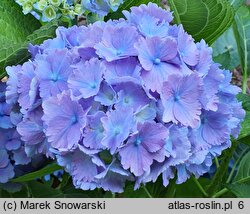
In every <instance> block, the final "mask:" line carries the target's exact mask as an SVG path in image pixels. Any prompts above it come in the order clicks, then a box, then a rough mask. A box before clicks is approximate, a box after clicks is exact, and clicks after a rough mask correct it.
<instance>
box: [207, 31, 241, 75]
mask: <svg viewBox="0 0 250 214" xmlns="http://www.w3.org/2000/svg"><path fill="white" fill-rule="evenodd" d="M212 48H213V57H214V61H215V62H218V63H220V64H222V66H223V68H226V69H229V70H233V69H234V68H236V67H237V66H238V65H240V58H239V54H238V50H237V44H236V41H235V38H234V33H233V29H232V28H229V29H228V30H227V31H226V32H225V33H223V34H222V35H221V36H220V37H219V38H218V39H217V40H216V41H215V42H214V43H213V45H212Z"/></svg>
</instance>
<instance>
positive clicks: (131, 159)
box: [0, 3, 245, 192]
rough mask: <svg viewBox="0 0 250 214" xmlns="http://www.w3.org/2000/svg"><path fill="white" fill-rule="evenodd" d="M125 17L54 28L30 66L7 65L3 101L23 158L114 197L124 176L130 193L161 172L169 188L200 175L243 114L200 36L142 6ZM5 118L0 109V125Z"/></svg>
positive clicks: (34, 48) (223, 146) (156, 9)
mask: <svg viewBox="0 0 250 214" xmlns="http://www.w3.org/2000/svg"><path fill="white" fill-rule="evenodd" d="M123 13H124V15H125V17H126V20H125V19H120V20H115V21H108V22H96V23H94V24H92V25H89V26H88V27H84V26H81V27H77V26H73V27H71V28H69V29H65V28H63V27H59V28H58V29H57V36H56V38H54V39H50V40H47V41H45V42H44V43H43V44H42V45H40V46H30V52H31V54H32V59H31V60H30V61H28V62H26V63H25V64H24V65H22V66H19V65H18V66H14V67H8V68H7V72H8V74H9V80H8V83H7V85H8V86H7V91H6V99H7V103H8V104H5V105H7V106H8V105H9V104H11V105H19V107H20V112H21V114H22V119H21V122H19V123H18V124H17V132H18V133H19V135H20V136H21V140H22V145H24V148H25V151H26V153H27V154H28V156H29V157H30V156H32V155H35V154H45V155H47V157H51V158H55V159H56V160H57V162H58V164H59V165H61V166H63V167H64V168H65V170H66V171H67V172H68V173H69V174H70V175H71V176H72V180H73V183H74V185H75V186H76V188H81V189H83V190H87V189H91V190H92V189H95V188H103V189H104V190H110V191H112V192H122V191H123V188H124V185H125V182H126V181H127V180H129V181H134V182H135V188H138V187H139V186H140V185H141V184H145V183H147V182H150V181H153V182H154V181H156V179H157V178H158V176H160V175H161V176H162V178H163V184H164V185H165V186H167V185H168V182H169V179H171V178H173V177H174V175H175V172H176V173H177V181H176V182H177V183H182V182H185V181H186V180H187V179H188V178H189V177H190V175H192V174H193V175H195V176H196V177H199V176H201V175H202V174H204V173H206V172H207V171H209V168H210V166H211V165H212V159H213V158H214V157H216V156H218V155H220V154H221V152H222V151H223V150H224V149H226V148H228V147H230V135H233V137H235V138H236V137H237V136H238V134H239V131H240V123H241V121H242V120H243V119H244V116H245V112H244V110H243V109H242V107H241V103H239V102H238V101H237V99H236V95H237V94H238V93H239V92H240V89H239V88H238V87H236V86H233V85H231V84H230V81H231V74H230V72H229V71H226V70H222V69H220V68H219V66H220V65H219V64H216V63H214V62H213V60H212V50H211V48H209V47H208V46H207V45H206V43H205V42H204V41H203V40H202V41H200V42H198V43H195V42H194V40H193V39H192V37H191V36H190V35H188V34H187V33H186V32H185V31H184V29H183V27H182V25H179V26H177V25H170V22H171V21H172V14H171V13H170V12H169V11H166V10H164V9H161V8H159V7H158V6H157V5H156V4H153V3H149V4H148V5H141V6H139V7H132V8H131V12H128V11H124V12H123ZM0 110H1V111H2V108H1V109H0ZM5 111H7V113H6V115H8V114H9V113H8V110H5ZM4 115H5V113H4ZM2 118H3V119H2ZM8 118H9V117H8V116H7V117H6V118H5V116H3V117H2V112H1V118H0V119H1V120H0V121H2V120H5V121H6V122H4V124H5V125H6V126H8V123H10V121H9V119H8ZM0 124H2V123H0ZM5 128H9V127H5ZM3 136H6V133H5V132H4V133H3V134H1V137H3ZM4 142H5V141H4ZM17 144H18V143H12V145H17ZM18 145H19V144H18ZM3 153H6V149H4V150H3ZM2 156H3V155H1V157H2ZM6 160H7V158H6ZM2 162H3V164H2ZM2 166H3V167H5V168H6V166H8V163H7V161H2V160H1V164H0V167H1V168H3V167H2Z"/></svg>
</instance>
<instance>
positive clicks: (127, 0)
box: [105, 0, 160, 20]
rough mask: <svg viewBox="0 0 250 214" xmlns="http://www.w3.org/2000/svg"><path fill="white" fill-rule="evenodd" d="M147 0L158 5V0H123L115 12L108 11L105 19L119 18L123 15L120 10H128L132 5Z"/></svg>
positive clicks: (144, 2)
mask: <svg viewBox="0 0 250 214" xmlns="http://www.w3.org/2000/svg"><path fill="white" fill-rule="evenodd" d="M149 2H152V3H156V4H158V5H160V0H125V1H124V3H123V4H122V5H120V7H119V9H118V10H117V11H116V12H113V13H110V14H109V15H108V16H107V17H106V19H105V20H109V19H119V18H122V17H123V14H122V11H123V10H129V9H130V8H131V7H133V6H139V5H141V4H148V3H149Z"/></svg>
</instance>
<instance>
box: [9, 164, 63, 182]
mask: <svg viewBox="0 0 250 214" xmlns="http://www.w3.org/2000/svg"><path fill="white" fill-rule="evenodd" d="M59 169H62V167H61V166H58V165H57V164H50V165H47V166H46V167H44V168H43V169H40V170H38V171H36V172H31V173H28V174H26V175H23V176H20V177H18V178H14V179H12V180H11V181H12V182H18V183H20V182H26V181H33V180H35V179H37V178H41V177H43V176H45V175H48V174H51V173H53V172H55V171H57V170H59Z"/></svg>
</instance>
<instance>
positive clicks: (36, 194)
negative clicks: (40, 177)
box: [27, 181, 63, 198]
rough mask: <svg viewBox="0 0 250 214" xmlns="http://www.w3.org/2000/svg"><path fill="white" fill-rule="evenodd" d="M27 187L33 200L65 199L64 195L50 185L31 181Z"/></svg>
mask: <svg viewBox="0 0 250 214" xmlns="http://www.w3.org/2000/svg"><path fill="white" fill-rule="evenodd" d="M27 187H28V189H29V192H30V194H31V197H33V198H59V197H63V193H62V192H61V191H60V190H58V189H54V188H52V187H51V186H50V185H49V184H48V183H44V184H43V183H40V182H37V181H30V182H28V183H27Z"/></svg>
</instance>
